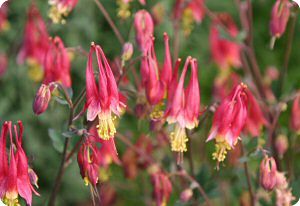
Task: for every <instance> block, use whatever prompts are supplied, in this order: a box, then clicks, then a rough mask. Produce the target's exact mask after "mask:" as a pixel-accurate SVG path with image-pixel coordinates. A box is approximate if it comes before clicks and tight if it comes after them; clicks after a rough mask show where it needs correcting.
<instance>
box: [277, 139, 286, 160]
mask: <svg viewBox="0 0 300 206" xmlns="http://www.w3.org/2000/svg"><path fill="white" fill-rule="evenodd" d="M288 147H289V142H288V139H287V137H286V136H285V135H279V136H278V137H277V138H276V141H275V148H276V150H277V152H278V155H279V157H280V158H282V157H283V155H284V153H285V152H286V151H287V149H288Z"/></svg>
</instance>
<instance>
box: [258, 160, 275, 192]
mask: <svg viewBox="0 0 300 206" xmlns="http://www.w3.org/2000/svg"><path fill="white" fill-rule="evenodd" d="M276 172H277V166H276V162H275V160H274V158H273V157H267V156H266V157H265V158H264V159H263V160H262V162H261V164H260V179H259V180H260V185H261V186H262V187H263V188H264V189H265V190H268V191H271V190H273V188H274V187H275V185H276Z"/></svg>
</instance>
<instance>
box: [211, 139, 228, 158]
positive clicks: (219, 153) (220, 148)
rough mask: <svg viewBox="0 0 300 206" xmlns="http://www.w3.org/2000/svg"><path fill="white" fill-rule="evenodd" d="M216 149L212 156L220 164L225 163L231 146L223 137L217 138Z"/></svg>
mask: <svg viewBox="0 0 300 206" xmlns="http://www.w3.org/2000/svg"><path fill="white" fill-rule="evenodd" d="M215 148H216V151H215V152H214V153H213V154H212V156H213V159H214V160H217V161H218V162H223V161H224V160H225V158H226V155H227V151H229V150H231V147H230V145H229V144H228V143H227V141H226V140H225V139H224V138H223V137H217V138H216V144H215Z"/></svg>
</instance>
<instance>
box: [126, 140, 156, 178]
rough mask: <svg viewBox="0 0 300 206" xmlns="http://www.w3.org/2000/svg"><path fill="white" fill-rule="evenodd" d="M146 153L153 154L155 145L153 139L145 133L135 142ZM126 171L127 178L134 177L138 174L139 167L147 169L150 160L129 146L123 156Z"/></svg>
mask: <svg viewBox="0 0 300 206" xmlns="http://www.w3.org/2000/svg"><path fill="white" fill-rule="evenodd" d="M135 146H136V148H139V149H140V150H141V151H143V152H144V153H145V154H152V152H153V145H152V142H151V139H150V138H149V137H147V136H145V135H141V136H140V137H139V139H138V140H137V142H136V143H135ZM122 162H123V165H124V172H125V176H126V178H129V179H134V178H135V177H136V176H137V174H138V169H146V168H147V167H148V166H149V164H150V162H149V160H148V159H145V158H144V156H143V155H140V154H137V153H136V151H134V150H133V149H132V148H128V149H127V150H126V151H125V153H124V154H123V156H122Z"/></svg>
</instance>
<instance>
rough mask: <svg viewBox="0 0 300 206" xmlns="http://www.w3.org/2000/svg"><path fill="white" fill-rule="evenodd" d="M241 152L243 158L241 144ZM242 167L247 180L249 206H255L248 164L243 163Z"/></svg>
mask: <svg viewBox="0 0 300 206" xmlns="http://www.w3.org/2000/svg"><path fill="white" fill-rule="evenodd" d="M241 151H242V156H244V146H243V144H242V146H241ZM243 166H244V170H245V176H246V179H247V184H248V190H249V194H250V201H251V206H255V194H254V192H253V188H252V184H251V177H250V174H249V167H248V163H247V162H244V163H243Z"/></svg>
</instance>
